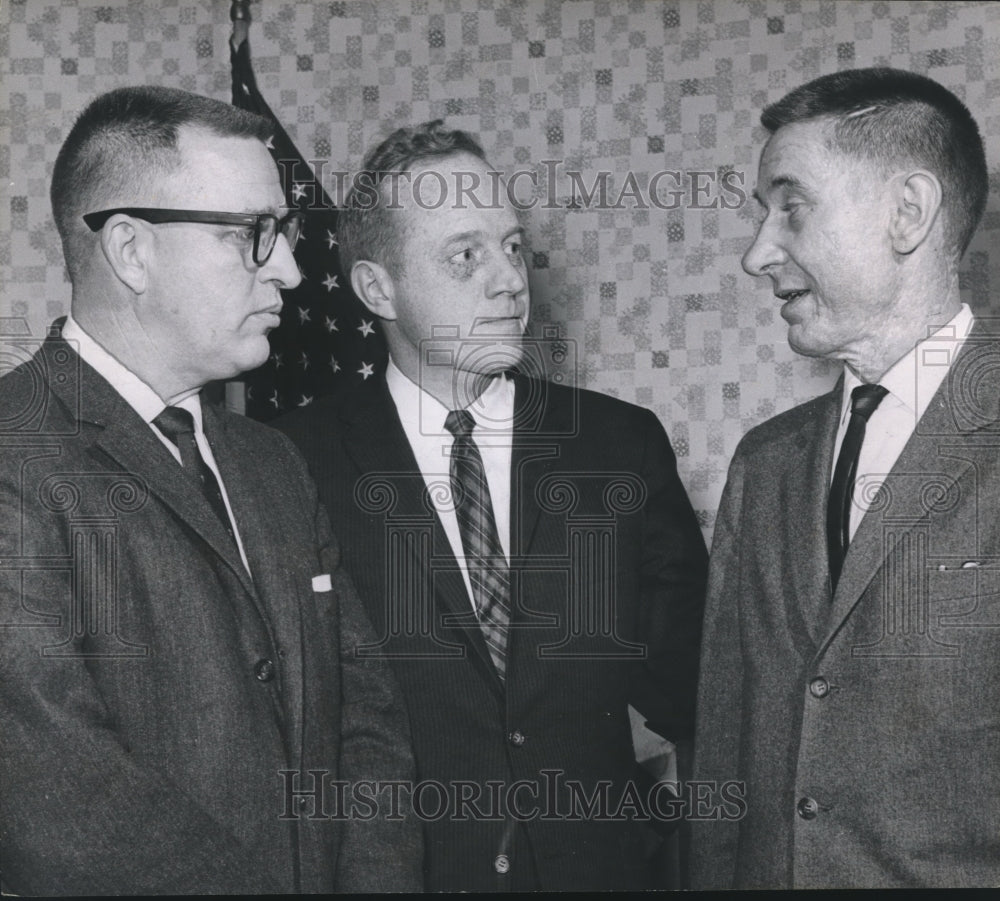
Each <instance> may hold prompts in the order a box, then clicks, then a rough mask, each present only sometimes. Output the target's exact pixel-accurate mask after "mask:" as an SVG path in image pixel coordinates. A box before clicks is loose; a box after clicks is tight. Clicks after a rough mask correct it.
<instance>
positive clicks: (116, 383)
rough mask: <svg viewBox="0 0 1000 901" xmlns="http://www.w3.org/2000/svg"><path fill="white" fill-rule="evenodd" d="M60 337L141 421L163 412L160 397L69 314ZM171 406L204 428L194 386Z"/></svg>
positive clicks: (201, 428)
mask: <svg viewBox="0 0 1000 901" xmlns="http://www.w3.org/2000/svg"><path fill="white" fill-rule="evenodd" d="M62 337H63V340H64V341H66V342H67V343H68V344H70V346H72V347H73V348H74V349H75V350H76V352H77V353H78V354H79V355H80V359H81V360H83V362H84V363H86V364H87V365H88V366H90V367H91V368H92V369H94V370H96V371H97V373H98V375H100V376H102V377H103V378H104V380H105V381H107V382H108V383H109V384H110V385H111V387H112V388H114V389H115V391H117V392H118V393H119V394H120V395H121V396H122V397H123V398H124V399H125V402H126V403H127V404H128V405H129V406H130V407H132V409H133V410H135V411H136V413H138V414H139V415H140V416H141V417H142V419H143V421H145V422H148V423H151V422H152V421H153V420H154V419H155V418H156V417H157V416H159V415H160V413H162V412H163V409H164V408H165V407H166V403H165V402H164V401H163V399H162V398H161V397H160V396H159V395H158V394H157V393H156V392H155V391H154V390H153V389H152V388H150V386H149V385H147V384H146V383H145V382H144V381H143V380H142V379H141V378H139V376H137V375H136V374H135V373H134V372H132V370H131V369H129V368H128V367H127V366H125V365H124V364H123V363H122V362H120V361H119V360H117V359H116V358H115V357H113V356H112V355H111V354H109V353H108V352H107V351H106V350H105V349H104V348H103V347H101V345H100V344H98V343H97V341H95V340H94V339H93V338H92V337H90V335H88V334H87V333H86V332H85V331H84V330H83V328H82V327H81V326H80V323H78V322H77V321H76V320H75V319H74V318H73V315H72V314H70V315H69V316H67V317H66V322H65V324H64V325H63V327H62ZM173 406H175V407H183V408H184V409H185V410H187V411H188V412H189V413H190V414H191V415H192V416H193V417H194V423H195V431H198V432H201V431H202V430H203V427H202V415H201V401H200V398H199V396H198V391H197V389H196V390H194V391H191V392H189V393H187V394H185V395H183V396H181V397H180V398H175V399H174V402H173Z"/></svg>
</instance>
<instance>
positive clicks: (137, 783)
mask: <svg viewBox="0 0 1000 901" xmlns="http://www.w3.org/2000/svg"><path fill="white" fill-rule="evenodd" d="M6 452H7V451H6V450H5V449H3V448H0V455H2V454H4V453H6ZM54 520H55V518H54V517H51V516H48V517H45V516H42V515H39V514H38V511H37V509H36V505H35V502H34V499H33V497H32V496H31V493H30V492H27V491H26V492H25V496H24V497H22V496H21V492H20V490H19V487H18V477H17V475H16V474H15V475H11V474H10V468H9V467H8V468H7V473H5V474H0V523H2V524H3V530H2V533H0V561H2V562H0V724H2V725H0V804H2V808H0V867H2V885H3V889H4V890H6V891H9V892H14V893H18V894H43V895H47V894H80V895H90V894H109V893H114V894H120V893H129V892H131V893H134V894H159V893H166V892H170V893H192V892H197V893H202V892H204V893H222V892H227V893H229V892H232V893H252V892H255V893H266V892H273V891H280V890H281V888H282V885H281V883H280V882H279V881H277V879H276V878H275V877H273V876H272V875H271V874H269V873H267V872H264V871H263V865H262V863H261V861H259V860H255V859H254V858H253V857H252V856H251V855H250V854H249V853H248V852H247V850H246V848H245V846H244V845H242V844H241V843H240V841H239V839H238V838H237V836H236V835H235V834H234V833H233V831H232V829H231V828H230V826H229V824H228V823H226V822H224V821H220V820H219V819H217V818H216V817H213V816H212V815H210V814H209V813H208V812H207V811H206V810H205V809H204V808H203V807H202V806H201V805H200V804H199V801H198V798H197V797H195V796H193V795H192V794H191V793H190V792H189V789H188V787H187V786H184V785H178V784H176V783H175V782H173V781H171V780H170V779H169V778H167V777H166V776H165V775H164V774H163V773H162V772H160V771H158V770H157V769H156V768H155V767H154V766H151V765H150V764H149V763H148V762H146V761H144V760H143V759H142V757H141V755H139V754H134V753H132V752H131V751H130V749H129V748H128V747H127V746H126V745H125V743H124V739H123V737H122V733H121V731H120V730H119V729H118V728H117V724H116V723H115V721H114V716H113V713H112V711H111V710H110V709H109V707H108V705H107V704H106V703H105V701H104V699H103V698H102V696H101V693H100V691H99V689H98V688H97V685H96V683H95V681H94V678H93V676H92V674H91V669H92V667H93V665H94V660H93V659H91V658H87V657H84V656H81V655H79V654H77V655H75V656H73V655H66V656H60V655H53V654H52V653H51V647H50V646H52V645H53V644H56V643H57V641H56V640H54V638H53V634H54V632H58V631H59V629H53V628H52V627H53V626H54V625H58V624H60V623H65V622H66V619H67V617H68V616H70V615H71V614H72V611H71V610H70V609H69V607H68V605H67V602H66V601H65V600H64V599H65V598H66V597H67V595H68V585H69V582H68V579H69V575H68V573H66V572H58V571H56V570H55V569H54V568H52V567H51V562H52V560H53V559H54V558H53V555H54V554H58V553H59V550H58V549H59V548H61V547H64V546H65V536H63V535H62V534H61V533H60V531H59V527H58V526H57V525H56V523H55V521H54ZM46 523H51V524H46ZM70 650H73V649H70Z"/></svg>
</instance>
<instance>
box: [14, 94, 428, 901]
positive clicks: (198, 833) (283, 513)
mask: <svg viewBox="0 0 1000 901" xmlns="http://www.w3.org/2000/svg"><path fill="white" fill-rule="evenodd" d="M267 129H268V123H267V122H266V120H264V119H261V118H259V117H256V116H253V115H251V114H248V113H245V112H242V111H238V110H236V109H235V108H233V107H230V106H228V105H226V104H224V103H220V102H218V101H213V100H208V99H206V98H203V97H198V96H195V95H192V94H187V93H185V92H183V91H176V90H170V89H166V88H157V87H146V88H124V89H120V90H117V91H113V92H111V93H109V94H105V95H103V96H101V97H99V98H98V99H97V100H95V101H94V102H93V103H92V104H91V105H90V106H89V107H88V108H87V109H86V110H85V111H84V113H83V114H82V115H81V117H80V118H79V120H78V121H77V123H76V124H75V125H74V127H73V129H72V131H71V132H70V134H69V136H68V138H67V139H66V142H65V143H64V145H63V147H62V149H61V151H60V153H59V157H58V159H57V161H56V164H55V169H54V172H53V182H52V202H53V210H54V214H55V219H56V224H57V226H58V228H59V233H60V236H61V238H62V242H63V247H64V251H65V256H66V262H67V266H68V270H69V275H70V279H71V281H72V285H73V292H72V313H71V315H70V316H69V317H67V318H66V320H65V321H64V322H57V323H55V325H54V326H53V328H52V330H51V332H50V335H49V337H48V339H47V340H46V341H45V343H44V344H43V346H42V347H41V348H40V349H39V350H38V352H37V353H36V354H35V356H34V357H33V358H31V359H30V360H27V361H25V362H24V363H23V364H22V365H21V366H19V367H18V368H17V369H15V370H14V371H13V372H10V373H9V374H8V375H6V376H5V377H4V378H3V380H2V382H0V521H2V522H3V528H2V531H0V559H2V560H3V564H2V566H0V626H2V627H3V628H2V629H0V635H2V641H3V648H2V653H0V721H2V723H3V727H2V730H0V752H2V767H0V772H2V775H0V797H2V799H3V819H2V827H0V866H2V880H3V881H2V885H3V888H4V890H6V891H10V892H14V893H17V894H36V895H37V894H150V893H163V892H172V893H173V892H176V893H188V892H204V893H251V892H254V893H266V892H324V891H333V890H342V891H349V890H407V889H410V890H412V889H419V888H420V886H421V883H420V876H419V864H420V857H421V855H420V847H419V843H420V840H419V834H418V832H417V831H416V830H415V829H414V827H415V825H417V824H416V823H415V822H414V820H413V818H412V817H405V816H393V817H387V816H385V815H377V816H373V817H368V818H363V817H361V816H355V817H352V816H351V813H352V812H351V811H347V812H346V815H345V812H344V811H342V810H338V809H337V803H336V797H335V791H334V787H333V785H332V783H333V782H334V781H336V780H341V781H345V782H348V783H352V784H354V783H357V782H359V781H364V780H379V779H381V780H403V779H408V778H411V776H412V771H411V767H412V759H411V752H410V749H409V739H408V735H407V727H406V724H405V714H403V712H402V707H401V705H400V703H399V701H398V696H397V689H396V687H395V683H394V682H393V680H392V676H391V675H390V674H389V672H388V670H387V669H386V668H385V667H384V666H383V665H382V664H381V663H380V661H379V660H377V659H373V658H368V659H366V660H363V661H362V660H358V659H356V658H355V657H354V655H353V654H348V653H347V652H346V651H345V652H344V653H341V652H340V649H341V648H353V647H354V646H355V645H357V644H364V643H369V644H370V643H371V642H372V641H373V640H374V638H373V637H372V634H371V627H370V625H369V624H368V622H367V620H366V618H365V614H364V613H363V612H362V609H361V606H360V604H359V602H358V599H357V596H356V594H355V592H354V589H353V588H352V586H351V584H350V581H349V580H348V579H347V577H346V576H345V574H344V573H343V571H342V570H340V568H339V564H338V559H339V556H338V551H337V547H336V545H335V542H334V539H333V537H332V535H331V534H330V529H329V524H328V521H327V519H326V514H325V512H324V510H323V508H322V506H321V505H320V504H319V503H318V501H317V497H316V492H315V489H314V487H313V485H312V482H311V481H310V480H309V478H308V476H307V475H306V471H305V467H304V464H303V463H302V461H301V459H300V457H299V456H298V454H297V452H296V451H295V450H294V449H293V448H292V445H291V443H290V442H289V441H288V440H287V439H286V438H284V437H283V436H281V435H279V434H278V433H277V432H274V431H272V430H270V429H268V428H266V427H264V426H261V425H258V424H256V423H253V422H251V421H248V420H244V419H243V418H242V417H238V416H235V415H230V414H226V413H225V412H222V411H218V410H215V409H212V408H211V407H209V406H207V405H204V406H203V405H202V403H201V401H200V395H199V391H200V389H201V388H202V387H203V386H204V385H205V384H206V383H207V382H209V381H211V380H214V379H224V378H229V377H232V376H234V375H236V374H238V373H240V372H242V371H244V370H247V369H252V368H253V367H255V366H258V365H259V364H260V363H262V362H263V361H264V360H265V359H266V357H267V354H268V341H267V334H268V332H269V331H270V330H271V329H272V328H274V327H275V326H277V324H278V312H279V310H280V309H281V304H282V300H281V293H280V292H281V289H283V288H289V287H294V286H295V285H296V284H298V282H299V281H300V274H299V271H298V268H297V266H296V263H295V260H294V258H293V256H292V248H293V246H294V244H295V241H296V238H297V236H298V228H299V221H298V217H297V215H296V214H288V213H286V212H285V211H284V210H282V192H281V189H280V184H279V181H278V176H277V170H276V167H275V165H274V163H273V161H272V159H271V157H270V155H269V153H268V151H267V148H266V147H265V145H264V140H265V139H266V138H267V137H268V131H267ZM17 350H18V348H15V351H17ZM366 812H367V811H365V810H362V811H361V814H365V813H366ZM404 812H405V811H404ZM393 813H398V811H393Z"/></svg>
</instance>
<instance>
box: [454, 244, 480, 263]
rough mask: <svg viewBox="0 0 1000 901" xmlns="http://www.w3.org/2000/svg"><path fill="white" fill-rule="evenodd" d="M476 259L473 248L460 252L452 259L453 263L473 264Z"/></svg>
mask: <svg viewBox="0 0 1000 901" xmlns="http://www.w3.org/2000/svg"><path fill="white" fill-rule="evenodd" d="M475 259H476V254H475V251H473V249H472V248H471V247H466V248H465V249H464V250H460V251H459V252H458V253H456V254H454V255H453V256H452V257H451V258H450V262H452V263H472V262H474V261H475Z"/></svg>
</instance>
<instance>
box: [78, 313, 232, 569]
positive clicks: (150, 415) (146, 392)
mask: <svg viewBox="0 0 1000 901" xmlns="http://www.w3.org/2000/svg"><path fill="white" fill-rule="evenodd" d="M62 336H63V339H64V340H65V341H67V342H68V343H69V344H70V346H71V347H73V348H74V349H75V350H76V351H77V353H78V354H79V355H80V358H81V359H82V360H83V361H84V362H85V363H86V364H87V365H88V366H90V367H91V368H93V369H95V370H97V372H98V374H99V375H101V376H102V377H103V378H104V379H105V380H106V381H107V382H109V383H110V385H111V387H112V388H114V389H115V391H117V392H118V393H119V394H120V395H121V396H122V397H123V398H124V399H125V402H126V403H127V404H128V405H129V406H130V407H131V408H132V409H133V410H135V412H136V413H138V414H139V415H140V416H141V417H142V419H143V421H144V422H145V423H146V424H147V425H149V428H150V430H151V431H152V432H153V434H154V435H156V437H157V438H158V439H159V440H160V442H161V443H162V444H163V446H164V447H165V448H166V449H167V450H168V451H170V453H171V454H172V455H173V457H174V459H175V460H176V461H177V463H178V464H180V462H181V452H180V451H179V450H178V448H177V445H176V444H174V442H173V441H171V440H170V439H169V438H167V436H166V435H164V434H163V433H162V432H161V431H160V430H159V429H158V428H156V426H154V425H153V420H154V419H155V418H156V417H157V416H159V415H160V413H162V412H163V410H164V409H165V408H166V407H167V402H166V401H164V400H162V399H161V398H160V396H159V395H158V394H157V393H156V392H155V391H154V390H153V389H152V388H150V387H149V385H147V384H146V383H145V382H144V381H143V380H142V379H141V378H139V376H137V375H136V374H135V373H134V372H132V370H131V369H128V368H127V367H126V366H125V365H124V364H122V363H121V362H119V361H118V360H117V359H115V357H113V356H111V354H109V353H108V352H107V351H106V350H105V349H104V348H103V347H101V345H100V344H98V343H97V342H96V341H95V340H94V339H93V338H91V337H90V335H88V334H87V333H86V332H85V331H84V330H83V329H82V328H81V327H80V324H79V323H78V322H77V321H76V320H75V319H74V318H73V317H72V315H70V316H67V317H66V324H65V325H64V326H63V329H62ZM170 406H174V407H183V408H184V409H185V410H187V411H188V412H189V413H190V414H191V415H192V416H193V417H194V440H195V443H196V444H197V445H198V450H199V451H200V452H201V456H202V458H203V459H204V460H205V463H207V464H208V468H209V469H211V470H212V472H213V473H214V474H215V477H216V478H217V479H218V480H219V489H220V490H221V492H222V500H223V501H224V502H225V505H226V512H227V513H228V514H229V522H230V524H231V525H232V527H233V534H234V535H235V536H236V545H237V547H238V548H239V551H240V559H242V560H243V565H244V566H245V567H246V570H247V572H250V564H249V563H248V562H247V556H246V552H245V551H244V550H243V542H242V540H241V539H240V530H239V528H238V527H237V525H236V517H235V516H233V508H232V507H231V506H230V505H229V495H228V494H227V493H226V485H225V482H223V480H222V473H220V472H219V467H218V466H217V465H216V462H215V457H214V455H213V454H212V447H211V445H210V444H209V443H208V439H207V438H206V437H205V431H204V427H203V424H202V417H201V400H200V398H199V397H198V389H194V390H192V391H190V392H188V393H186V394H183V395H181V396H180V397H177V398H173V401H172V403H171V404H170Z"/></svg>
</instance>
